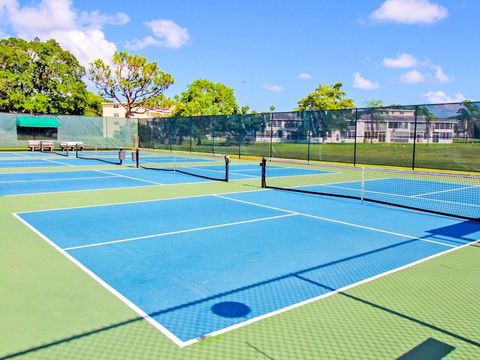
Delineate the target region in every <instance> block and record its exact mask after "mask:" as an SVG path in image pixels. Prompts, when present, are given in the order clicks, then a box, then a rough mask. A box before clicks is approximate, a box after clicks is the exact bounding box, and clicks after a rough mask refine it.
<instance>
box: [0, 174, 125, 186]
mask: <svg viewBox="0 0 480 360" xmlns="http://www.w3.org/2000/svg"><path fill="white" fill-rule="evenodd" d="M30 174H31V173H30ZM39 174H48V173H39ZM114 177H116V176H113V175H112V176H85V177H74V178H58V179H33V180H11V181H0V184H16V183H30V182H45V181H69V180H90V179H108V178H114Z"/></svg>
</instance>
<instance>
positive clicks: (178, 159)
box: [134, 149, 230, 181]
mask: <svg viewBox="0 0 480 360" xmlns="http://www.w3.org/2000/svg"><path fill="white" fill-rule="evenodd" d="M134 160H135V161H136V164H137V167H140V168H143V169H149V170H159V171H170V172H177V173H180V174H185V175H191V176H195V177H199V178H203V179H207V180H215V181H228V169H229V163H230V159H229V157H228V155H220V154H215V155H214V154H195V153H184V152H176V151H169V150H153V149H137V150H136V152H135V156H134Z"/></svg>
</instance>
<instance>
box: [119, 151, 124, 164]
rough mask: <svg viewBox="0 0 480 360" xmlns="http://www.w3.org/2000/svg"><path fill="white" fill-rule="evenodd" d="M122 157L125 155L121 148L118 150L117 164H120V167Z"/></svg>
mask: <svg viewBox="0 0 480 360" xmlns="http://www.w3.org/2000/svg"><path fill="white" fill-rule="evenodd" d="M124 156H125V154H124V153H123V148H122V147H120V148H118V162H119V163H120V165H123V157H124Z"/></svg>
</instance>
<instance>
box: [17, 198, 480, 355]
mask: <svg viewBox="0 0 480 360" xmlns="http://www.w3.org/2000/svg"><path fill="white" fill-rule="evenodd" d="M18 216H19V217H20V218H21V219H22V220H23V221H24V222H26V223H28V224H29V225H30V226H31V227H32V228H34V229H35V230H36V231H37V232H39V233H41V234H42V235H43V236H44V237H45V238H46V239H47V240H48V241H50V242H51V243H52V244H53V245H54V246H55V247H57V249H59V250H61V251H62V252H63V253H64V254H65V255H67V256H68V257H70V258H71V259H72V260H73V261H75V262H77V263H78V264H79V265H80V266H82V267H84V270H85V271H87V272H89V273H90V275H91V276H93V277H94V278H96V279H97V280H98V281H100V283H102V284H103V285H104V286H106V287H107V288H108V289H109V290H110V291H112V292H113V293H115V294H117V296H119V297H120V298H122V300H124V301H125V302H126V303H127V304H129V305H130V306H131V307H132V308H134V309H135V310H136V311H137V312H138V313H139V314H142V315H144V314H148V318H149V320H150V321H151V322H152V323H153V324H154V325H155V326H156V327H157V328H159V329H160V330H161V331H163V332H164V333H165V334H167V335H168V336H169V337H170V338H171V339H173V340H174V341H176V343H177V344H179V345H188V344H190V343H192V342H194V341H196V339H200V338H203V337H205V336H208V335H215V334H218V333H221V332H225V331H228V330H231V329H233V328H235V327H238V326H240V325H242V324H246V323H248V322H251V321H255V320H258V319H261V318H262V317H265V316H269V315H272V314H274V313H275V312H279V311H283V310H286V309H288V308H292V307H295V306H299V305H301V304H302V303H306V302H309V301H312V300H315V299H319V298H321V297H323V296H327V295H329V294H331V293H333V292H335V291H336V290H338V289H345V288H348V287H350V286H353V285H354V284H358V283H359V282H362V281H365V280H367V279H371V278H373V277H377V276H379V275H383V274H385V273H387V272H390V271H395V270H398V269H399V268H401V267H403V266H407V265H409V264H412V263H415V262H417V261H421V260H424V259H426V258H428V257H430V256H433V255H438V254H440V253H443V252H445V251H451V250H453V249H455V248H457V247H459V246H462V245H465V244H468V243H470V242H472V241H476V240H478V239H480V224H479V223H475V222H468V221H460V220H458V219H453V218H448V217H441V216H435V215H432V214H426V213H421V212H415V211H406V210H403V209H400V208H394V207H388V206H384V205H378V204H369V203H365V204H363V205H362V204H361V203H360V202H359V201H355V200H350V199H340V198H325V197H319V196H313V195H307V194H298V193H289V192H282V191H274V190H267V191H253V192H245V193H233V194H224V195H206V196H198V197H189V198H178V199H167V200H158V201H147V202H137V203H127V204H117V205H104V206H93V207H82V208H72V209H59V210H50V211H38V212H28V213H20V214H18Z"/></svg>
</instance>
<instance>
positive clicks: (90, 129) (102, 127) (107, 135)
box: [0, 113, 137, 149]
mask: <svg viewBox="0 0 480 360" xmlns="http://www.w3.org/2000/svg"><path fill="white" fill-rule="evenodd" d="M45 118H48V119H51V121H52V125H55V127H58V130H57V131H56V132H52V135H51V138H49V137H48V133H40V132H28V134H27V135H26V134H25V133H24V132H23V131H22V128H24V127H25V126H27V125H28V128H29V129H35V128H36V127H39V128H41V127H44V125H45V124H44V123H45ZM25 119H27V120H28V124H27V123H26V122H25V121H26V120H25ZM136 134H137V121H136V119H125V118H107V117H93V116H73V115H72V116H53V115H45V116H24V115H18V114H7V113H0V147H2V148H18V149H26V147H27V141H28V140H46V139H50V140H53V141H54V143H55V144H56V145H57V144H59V143H60V142H62V141H81V142H83V143H84V144H85V145H91V146H98V147H103V148H114V147H125V148H129V147H133V139H134V136H135V135H136Z"/></svg>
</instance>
